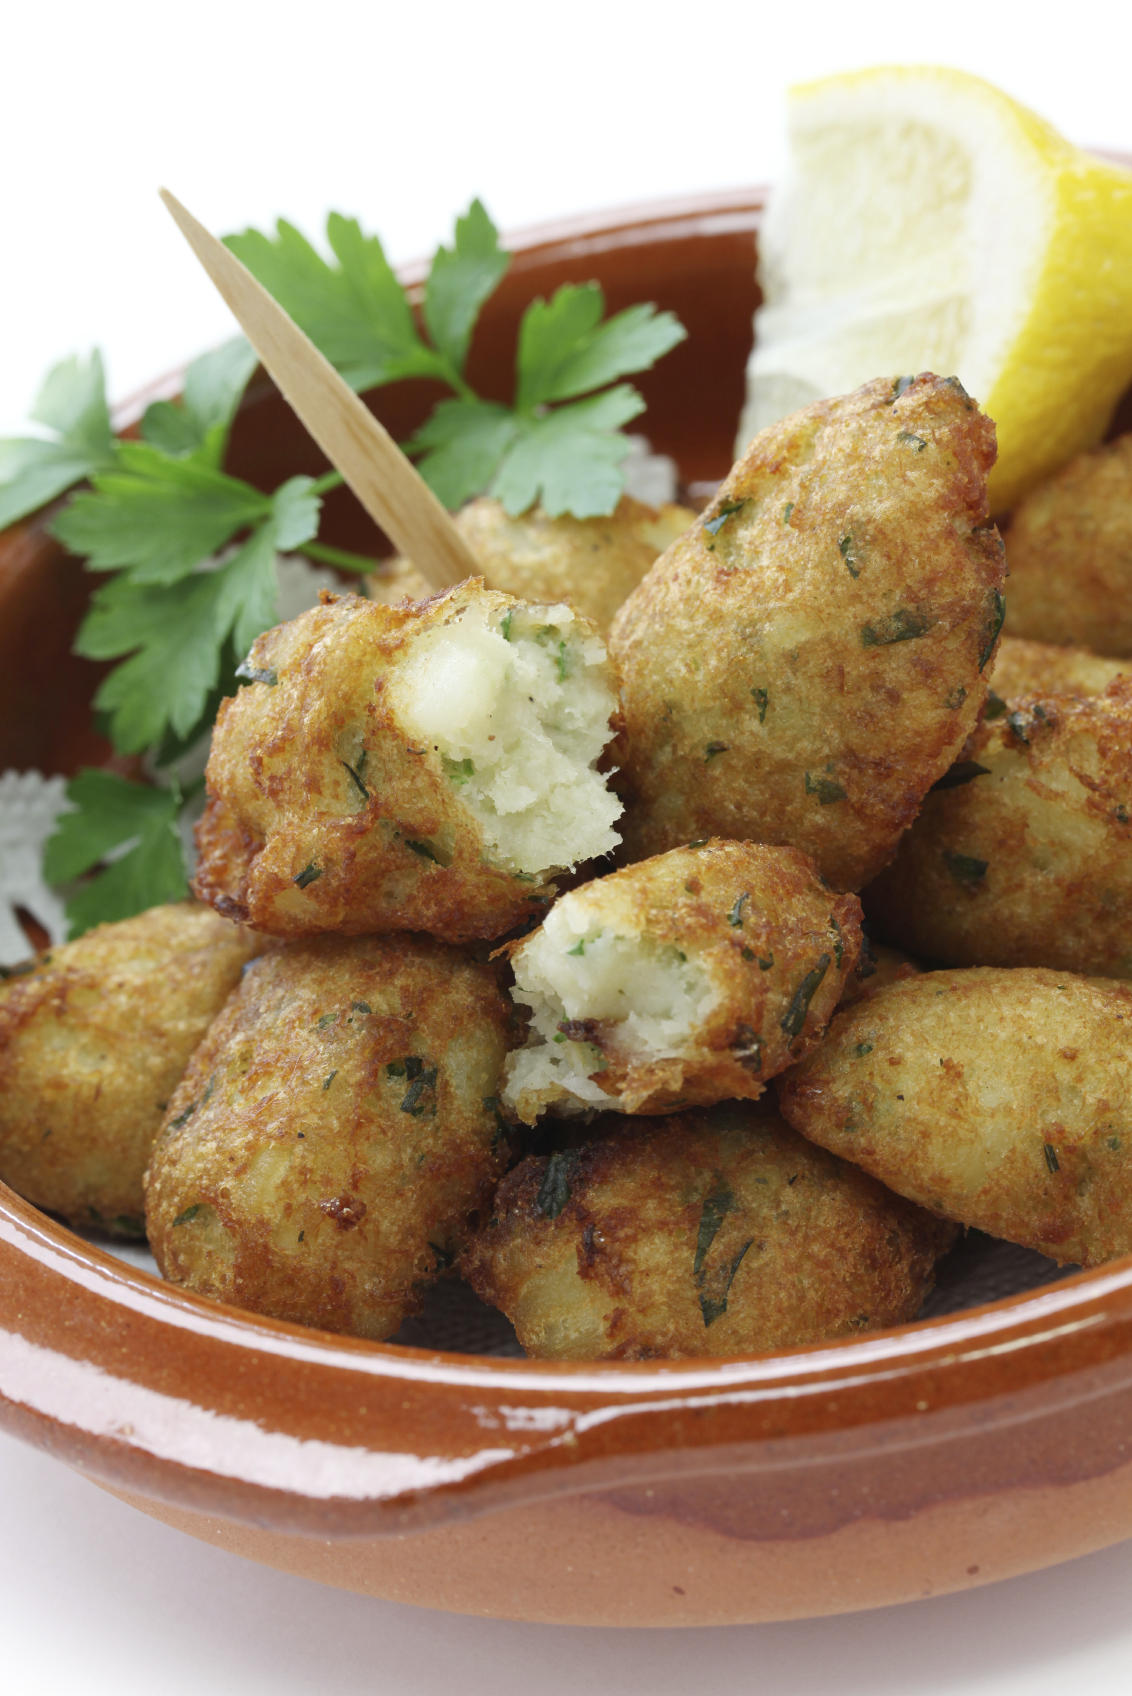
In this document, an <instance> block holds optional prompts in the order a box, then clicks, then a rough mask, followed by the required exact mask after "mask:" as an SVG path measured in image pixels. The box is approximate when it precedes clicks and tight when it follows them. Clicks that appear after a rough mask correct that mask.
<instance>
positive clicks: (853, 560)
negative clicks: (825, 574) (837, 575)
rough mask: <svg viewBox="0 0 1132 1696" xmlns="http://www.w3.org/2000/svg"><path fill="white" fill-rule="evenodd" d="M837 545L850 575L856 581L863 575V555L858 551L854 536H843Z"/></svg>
mask: <svg viewBox="0 0 1132 1696" xmlns="http://www.w3.org/2000/svg"><path fill="white" fill-rule="evenodd" d="M837 547H838V551H839V552H840V554H841V557H842V559H843V560H844V561H845V565H846V568H847V569H848V572H849V575H850V577H852V578H853V580H854V582H855V581H856V580H857V578H858V577H860V575H861V556H860V554H859V553H858V551H857V548H856V545H855V543H854V541H853V538H852V536H842V538H841V540H840V541H839V542H838V544H837Z"/></svg>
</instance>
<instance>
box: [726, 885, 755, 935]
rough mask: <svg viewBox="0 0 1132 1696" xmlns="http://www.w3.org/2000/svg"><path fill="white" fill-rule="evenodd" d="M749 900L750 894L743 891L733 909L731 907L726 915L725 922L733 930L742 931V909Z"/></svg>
mask: <svg viewBox="0 0 1132 1696" xmlns="http://www.w3.org/2000/svg"><path fill="white" fill-rule="evenodd" d="M750 899H751V892H750V890H749V889H745V890H744V891H743V893H742V895H740V896H739V897H738V899H737V900H736V902H735V905H734V907H732V909H731V911H730V912H729V913H728V915H727V922H728V924H729V925H730V926H731V928H732V929H733V930H742V928H743V908H744V907H745V906H746V905H747V902H748V901H749V900H750Z"/></svg>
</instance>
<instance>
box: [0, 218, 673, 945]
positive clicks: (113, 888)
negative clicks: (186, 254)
mask: <svg viewBox="0 0 1132 1696" xmlns="http://www.w3.org/2000/svg"><path fill="white" fill-rule="evenodd" d="M326 234H327V241H328V243H329V247H330V250H331V255H332V258H331V259H326V258H324V257H323V256H322V255H321V254H319V253H318V252H317V251H316V250H315V248H314V247H312V246H311V244H310V243H309V242H308V241H307V240H306V238H305V237H304V236H302V235H301V234H300V233H299V231H298V230H296V229H295V228H294V227H293V226H292V225H290V224H288V223H286V222H285V221H283V220H280V222H279V223H278V225H277V227H276V232H275V235H274V237H269V236H267V235H264V234H261V233H260V232H258V231H255V230H247V231H245V232H243V234H240V235H234V236H230V237H229V238H228V245H229V247H230V248H231V249H232V250H233V252H234V253H236V255H237V256H238V257H239V258H240V259H242V260H243V262H244V263H245V264H246V265H247V266H248V268H249V270H251V271H252V272H253V273H254V274H255V275H256V276H257V277H258V278H259V279H260V281H261V282H262V283H263V284H264V286H265V287H266V288H268V289H269V290H270V292H271V293H272V294H273V295H275V297H276V299H278V300H279V301H280V303H281V304H282V305H283V306H284V307H285V308H286V309H287V311H288V312H290V314H291V316H292V317H293V318H294V319H295V320H296V322H298V323H299V324H300V325H301V326H302V327H303V329H305V330H306V332H307V334H308V335H309V336H310V337H311V339H312V341H314V342H315V343H316V345H317V346H318V347H320V348H321V349H322V351H323V353H325V354H326V356H327V358H329V359H330V360H331V362H332V363H333V364H334V365H335V366H336V367H337V368H338V370H339V371H341V373H342V375H343V376H344V377H345V378H346V380H347V381H348V382H349V383H351V384H352V386H353V387H354V388H355V389H357V390H367V389H371V388H377V387H380V386H381V385H383V384H386V383H391V382H395V381H400V380H403V379H405V378H412V377H419V378H428V379H430V380H432V381H434V382H435V381H439V382H441V383H443V384H444V385H445V386H446V387H448V388H449V389H450V390H451V391H452V398H451V399H447V400H443V401H441V402H440V403H439V405H438V406H437V407H436V408H435V410H434V412H433V413H432V416H431V417H430V418H429V419H428V420H427V422H426V423H425V424H424V425H423V426H422V427H421V429H420V430H418V431H417V433H416V435H415V436H414V437H413V438H412V439H411V440H410V441H409V442H406V443H405V444H404V446H405V450H406V452H408V453H410V454H411V455H413V456H414V457H415V458H416V459H417V460H418V461H419V465H420V470H421V472H422V475H423V476H424V477H425V479H426V480H427V481H428V482H429V484H430V485H431V486H432V488H433V490H434V491H435V492H436V494H437V495H438V496H439V498H440V499H441V500H442V501H443V502H444V503H445V504H446V505H447V506H449V507H451V508H456V507H458V506H460V505H462V504H463V502H464V501H466V500H468V499H469V498H471V497H472V496H474V495H477V494H481V493H485V492H486V493H490V494H492V495H495V496H496V497H497V498H498V499H499V500H500V501H501V502H502V503H503V505H504V507H505V508H506V509H507V511H508V512H509V513H511V514H512V515H513V516H515V515H517V514H519V513H521V512H524V511H526V510H527V508H529V507H530V506H532V505H533V504H534V503H535V502H536V501H541V503H542V505H543V507H544V509H545V510H546V512H547V513H548V514H549V515H550V516H551V517H557V516H559V515H560V514H562V513H573V514H574V515H575V516H577V517H593V516H599V515H603V514H606V513H610V512H612V511H613V508H614V507H615V506H616V504H617V501H618V499H619V498H620V496H621V493H622V490H623V487H624V477H623V473H622V470H621V464H622V461H623V460H624V459H625V457H626V454H627V452H628V444H627V442H626V439H625V437H624V435H623V434H622V433H621V432H622V426H623V425H625V424H627V423H628V422H629V421H630V420H631V419H633V418H635V417H637V416H638V415H639V414H640V413H641V412H642V411H643V410H644V404H645V403H644V401H643V399H642V397H641V396H640V394H639V393H638V392H637V390H636V389H634V388H633V387H632V386H631V385H630V384H628V383H625V382H622V381H620V379H621V378H623V377H625V376H626V375H628V374H630V373H632V372H636V371H642V370H646V369H648V368H649V367H650V366H651V365H653V364H654V363H655V362H656V360H657V359H659V358H660V357H661V356H662V355H663V354H664V353H667V352H668V351H669V349H670V348H673V347H675V346H676V344H677V343H678V342H680V341H682V340H683V339H684V335H685V331H684V329H683V327H682V325H681V324H680V323H679V321H678V320H677V319H676V318H675V317H674V316H673V314H672V313H670V312H658V311H657V310H656V308H655V307H653V306H648V305H644V306H632V307H629V308H628V309H627V310H626V311H623V312H619V313H617V314H615V315H614V316H613V317H611V318H606V317H605V316H604V314H605V300H604V296H603V294H602V291H601V289H600V287H599V286H598V284H596V283H584V284H567V285H565V286H563V287H562V288H560V289H559V290H558V291H557V293H556V294H555V295H554V296H553V298H552V299H551V300H549V301H546V300H535V301H532V302H531V304H530V305H529V306H528V307H527V309H526V312H525V313H524V315H523V319H522V323H521V325H520V331H519V342H518V353H517V361H516V375H515V393H514V404H513V405H512V406H504V405H502V404H501V403H499V402H497V401H491V400H485V399H483V398H482V397H481V396H479V395H477V394H476V393H475V391H474V390H473V388H472V387H471V385H470V383H469V382H468V379H467V375H466V367H467V362H468V353H469V350H470V347H471V344H472V339H473V335H474V332H475V326H476V322H477V320H478V317H479V314H480V312H481V310H482V308H483V306H484V304H485V302H486V301H487V300H488V299H489V298H490V297H491V295H492V294H493V293H494V291H495V290H496V288H497V287H498V286H499V284H500V282H501V281H502V279H503V277H504V275H505V273H506V271H507V269H508V266H509V264H510V255H509V254H508V253H507V252H506V251H505V250H504V249H503V248H502V247H501V246H500V244H499V236H498V232H497V231H496V229H495V226H494V225H493V224H492V222H491V219H490V218H489V217H488V215H487V213H486V212H485V211H484V208H483V206H482V205H481V204H480V202H479V201H478V200H477V201H474V202H473V203H472V206H471V207H470V209H469V210H468V212H467V213H466V214H465V215H464V216H463V217H462V218H459V219H458V220H457V222H456V230H455V236H454V240H453V243H452V246H451V247H450V248H449V247H443V246H442V247H440V248H439V249H438V250H437V252H436V254H435V256H434V258H433V261H432V266H431V268H430V271H429V275H428V280H427V282H426V284H425V287H424V291H423V298H422V301H421V306H420V313H419V317H418V315H417V313H416V312H414V309H413V305H412V303H411V302H410V300H409V298H408V296H407V295H406V293H405V291H404V289H403V288H402V286H401V284H400V283H399V282H398V281H397V278H396V276H395V275H394V273H393V271H392V269H391V267H390V265H389V263H388V261H387V260H386V257H385V254H384V251H383V249H382V246H381V243H380V241H379V240H378V238H377V237H376V236H375V235H366V234H364V233H363V232H362V229H361V227H360V226H359V224H358V223H357V221H356V220H354V219H351V218H345V217H342V216H341V215H340V214H339V213H336V212H335V213H331V214H330V217H329V219H328V221H327V228H326ZM255 366H256V358H255V354H254V353H253V351H252V349H251V348H250V347H249V345H248V343H247V342H246V341H245V340H244V339H243V337H237V338H235V339H234V340H233V341H230V342H228V343H226V344H225V346H223V347H221V348H217V349H215V350H213V351H212V352H210V353H207V354H205V355H204V356H203V357H202V358H200V359H198V360H196V361H195V362H194V363H193V364H192V365H191V366H190V367H189V369H188V371H187V372H186V374H185V380H184V391H183V394H182V396H181V398H180V399H179V400H176V401H157V402H155V403H154V404H153V405H151V406H150V407H149V408H148V409H147V411H146V413H145V416H144V417H143V419H142V421H141V426H140V436H141V439H140V440H136V441H135V440H130V441H126V440H121V439H118V438H116V437H115V436H114V433H113V429H112V426H111V420H110V411H109V407H108V405H107V400H106V391H105V381H104V375H103V368H102V361H101V358H100V356H99V355H98V353H97V352H95V353H93V354H91V355H90V357H89V358H88V359H86V360H85V361H84V360H81V359H78V358H72V359H68V360H65V361H64V362H63V363H62V364H60V365H58V366H56V367H55V369H54V370H53V371H52V372H51V373H50V374H49V376H48V378H47V380H46V382H45V383H44V386H43V389H42V391H41V393H40V395H39V398H38V400H37V401H36V404H35V408H34V410H33V413H32V418H33V421H34V422H35V423H37V424H39V425H41V426H43V431H44V433H43V434H42V435H39V436H34V437H33V436H29V437H24V438H20V439H19V440H15V441H6V442H0V527H4V526H6V525H8V524H11V523H14V522H15V521H16V520H18V519H21V518H25V517H27V516H28V515H29V514H30V513H32V512H35V511H37V510H38V509H39V508H41V507H43V506H45V505H46V504H48V503H49V502H51V501H54V500H57V499H58V498H59V497H60V496H63V495H66V494H67V492H68V491H71V490H74V489H75V488H76V485H85V486H83V487H81V488H79V490H78V492H77V493H73V494H72V495H71V498H70V499H69V500H68V501H67V502H66V504H65V505H64V506H63V508H62V510H61V511H59V512H58V513H57V514H56V515H55V516H54V518H53V519H52V520H51V523H50V527H51V529H52V531H53V533H54V534H55V535H56V536H57V537H58V538H59V540H60V541H62V542H63V543H64V544H65V546H66V547H67V548H68V549H69V550H70V551H71V552H72V553H74V554H76V555H79V556H80V557H82V558H83V559H84V560H85V561H86V564H87V568H88V569H89V570H91V571H97V572H100V573H104V574H106V575H107V581H105V582H103V583H102V584H101V585H100V586H99V587H98V588H97V589H96V590H95V591H94V594H93V595H92V597H91V604H90V609H89V611H88V613H87V616H86V618H85V620H84V622H83V624H82V626H81V628H80V630H79V632H78V636H77V639H76V642H75V648H76V651H77V652H78V653H80V654H83V655H85V656H86V657H88V658H90V659H93V660H116V661H117V662H118V664H117V665H115V666H114V668H113V670H111V671H110V673H109V674H108V675H107V676H106V677H105V678H104V679H103V681H102V683H101V685H100V686H99V689H98V692H97V694H96V696H95V708H96V710H97V712H98V713H99V715H100V720H99V722H100V725H101V727H102V728H103V729H104V730H105V732H106V734H107V735H108V736H109V737H110V740H111V741H112V742H113V744H114V747H115V748H116V750H117V751H118V752H119V753H120V754H126V755H140V756H143V757H144V759H145V761H146V763H147V765H148V769H149V771H150V773H151V775H152V776H153V778H154V780H155V781H154V782H152V783H140V782H131V781H129V780H127V779H126V778H123V777H120V776H117V775H114V774H112V773H110V772H106V771H90V770H88V771H84V772H81V773H80V774H79V776H78V777H76V778H75V779H73V780H72V782H71V783H70V784H69V785H68V789H67V795H68V799H69V801H70V803H71V807H72V811H70V812H68V813H66V814H65V815H63V817H62V819H61V821H60V825H59V828H58V830H57V832H56V834H55V835H54V836H53V837H52V838H51V840H50V842H49V843H48V845H47V851H46V856H45V866H44V870H45V876H46V877H47V878H48V880H49V881H51V882H55V883H64V884H71V883H73V882H74V880H75V879H83V880H85V881H83V882H82V883H81V885H80V887H79V888H78V891H77V893H75V894H73V896H72V898H71V900H70V901H69V903H68V906H67V914H68V920H69V924H70V930H71V934H72V935H78V934H80V933H81V932H82V931H84V930H86V929H89V928H90V926H92V925H94V924H98V923H101V922H103V921H105V920H110V919H120V918H125V917H128V916H130V915H131V914H132V913H136V912H141V911H143V910H144V909H145V908H146V907H149V906H152V905H154V904H156V903H157V902H160V901H165V900H170V899H174V898H176V897H177V896H179V895H182V894H183V893H184V892H185V890H186V888H187V879H186V871H185V863H184V856H183V852H182V848H181V833H180V831H179V829H178V822H177V821H178V819H179V817H180V816H181V813H182V809H183V807H184V806H185V805H186V804H187V803H188V802H189V801H190V800H191V799H192V789H193V787H194V786H191V785H186V786H185V788H184V789H182V787H181V785H180V784H179V782H178V780H177V778H176V776H175V775H174V772H173V769H172V768H174V767H175V765H176V763H177V762H178V761H179V760H180V759H181V758H182V757H183V756H184V755H185V754H186V752H188V751H189V750H191V749H192V748H193V747H194V746H195V745H197V744H199V743H200V742H201V739H202V738H203V737H204V736H205V735H207V733H208V731H209V730H210V728H211V725H212V723H213V720H214V718H215V715H216V710H217V707H218V705H219V702H220V700H221V699H222V698H223V696H224V695H227V694H232V693H233V692H234V691H235V689H236V688H237V687H238V680H239V662H240V660H241V658H242V656H243V655H244V654H246V652H247V650H248V648H249V647H250V646H251V644H252V642H253V641H254V639H255V638H256V636H258V635H259V634H260V632H261V631H263V630H265V629H268V628H269V627H270V626H271V625H272V624H273V623H274V622H275V617H276V597H277V586H276V558H277V556H278V555H279V554H286V553H289V552H293V551H299V552H302V553H303V554H305V555H307V556H309V557H310V558H312V559H315V560H320V561H325V562H326V563H328V564H332V565H335V566H337V567H338V568H339V569H344V570H347V571H355V572H364V571H367V570H369V569H370V567H371V565H372V563H373V562H372V561H371V560H369V559H365V558H361V557H359V556H357V555H354V554H348V553H344V552H343V551H342V550H340V549H337V548H334V547H331V546H328V545H327V544H326V543H324V542H320V541H319V540H318V529H319V520H320V512H321V504H322V502H321V497H322V495H323V494H325V493H327V492H328V491H329V490H330V489H331V488H333V487H336V486H337V485H338V484H339V483H340V482H341V478H340V477H339V476H338V474H337V473H336V472H330V473H328V474H327V475H326V476H325V477H321V478H317V479H316V478H311V477H292V478H289V479H288V480H287V481H286V482H285V483H283V484H282V485H281V486H280V487H279V488H277V489H275V490H274V491H273V492H271V493H264V492H263V491H262V490H259V489H256V488H254V487H253V486H252V485H251V484H249V483H245V482H243V481H241V480H240V479H239V478H236V477H233V476H231V475H230V474H229V473H228V472H227V471H225V469H224V459H225V453H226V450H227V446H228V438H229V434H230V431H231V426H232V421H233V419H234V417H235V414H236V410H237V408H238V406H239V403H240V399H241V396H242V395H243V392H244V389H245V387H246V386H247V383H248V380H249V378H250V377H251V374H252V372H253V371H254V369H255ZM195 787H196V788H197V789H199V782H198V783H197V785H195ZM92 874H93V875H92Z"/></svg>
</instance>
